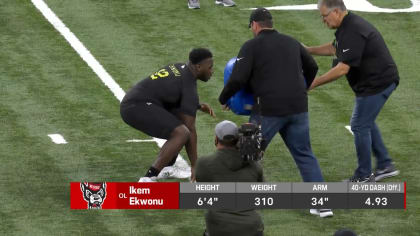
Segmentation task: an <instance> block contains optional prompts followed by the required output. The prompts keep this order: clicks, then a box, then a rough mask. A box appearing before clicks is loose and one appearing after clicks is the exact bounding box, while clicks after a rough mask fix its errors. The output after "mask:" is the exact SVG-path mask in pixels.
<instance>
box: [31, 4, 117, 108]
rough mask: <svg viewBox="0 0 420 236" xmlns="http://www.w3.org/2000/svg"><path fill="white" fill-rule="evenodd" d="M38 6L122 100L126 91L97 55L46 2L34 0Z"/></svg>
mask: <svg viewBox="0 0 420 236" xmlns="http://www.w3.org/2000/svg"><path fill="white" fill-rule="evenodd" d="M32 3H33V4H34V5H35V7H36V8H38V10H39V11H40V12H41V13H42V14H43V15H44V17H45V18H46V19H47V20H48V21H49V22H50V23H51V24H52V25H53V26H54V28H55V29H56V30H57V31H58V32H60V34H61V35H63V37H64V38H65V39H66V40H67V42H69V43H70V45H71V46H72V47H73V49H74V50H75V51H76V52H77V53H78V54H79V55H80V57H81V58H82V59H83V60H84V61H85V62H86V63H87V64H88V65H89V67H90V68H92V70H93V71H94V72H95V73H96V74H97V75H98V76H99V78H100V79H101V80H102V82H103V83H104V84H105V85H106V86H107V87H108V88H109V89H110V90H111V91H112V93H113V94H114V96H115V97H116V98H117V99H118V100H119V101H120V102H121V100H122V99H123V97H124V95H125V92H124V90H122V88H121V87H120V86H119V85H118V84H117V83H116V82H115V81H114V79H112V77H111V76H110V75H109V74H108V72H107V71H106V70H105V69H104V68H103V67H102V65H101V64H100V63H99V62H98V61H97V60H96V59H95V57H94V56H93V55H92V54H91V53H90V52H89V50H87V49H86V47H85V46H84V45H83V44H82V42H80V40H79V39H78V38H77V37H76V36H75V35H74V34H73V33H72V32H71V31H70V29H69V28H67V26H66V25H64V23H63V22H62V21H61V20H60V19H59V18H58V17H57V16H56V15H55V14H54V12H53V11H51V9H50V8H49V7H48V6H47V4H45V2H44V1H43V0H32Z"/></svg>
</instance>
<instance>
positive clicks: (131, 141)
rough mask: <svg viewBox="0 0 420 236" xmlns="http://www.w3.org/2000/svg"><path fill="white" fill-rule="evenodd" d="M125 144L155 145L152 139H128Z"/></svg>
mask: <svg viewBox="0 0 420 236" xmlns="http://www.w3.org/2000/svg"><path fill="white" fill-rule="evenodd" d="M126 142H127V143H149V142H150V143H152V142H153V143H155V142H156V141H155V140H153V139H129V140H127V141H126Z"/></svg>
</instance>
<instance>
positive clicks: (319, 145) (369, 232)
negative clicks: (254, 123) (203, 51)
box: [0, 0, 420, 236]
mask: <svg viewBox="0 0 420 236" xmlns="http://www.w3.org/2000/svg"><path fill="white" fill-rule="evenodd" d="M45 2H46V3H47V4H48V5H49V7H50V8H51V10H52V11H54V12H55V13H56V15H57V16H58V17H59V18H60V19H61V20H62V21H63V22H64V23H65V24H66V25H67V27H68V28H69V29H70V30H71V31H72V32H73V33H74V34H75V35H76V36H77V37H78V38H79V39H80V41H81V42H83V44H84V45H85V46H86V48H87V49H88V50H89V51H90V52H91V53H92V54H93V55H94V56H95V57H96V59H97V60H98V61H99V62H100V63H101V64H102V65H103V67H104V68H105V69H106V70H107V71H108V73H109V74H110V75H111V76H112V77H113V78H114V80H115V81H116V82H117V83H118V84H119V85H120V86H121V87H122V88H123V89H124V90H128V89H129V88H130V87H131V86H132V85H133V84H134V83H136V82H137V81H138V80H140V79H142V78H144V77H146V76H148V75H149V74H150V73H152V72H154V71H155V70H156V69H157V68H159V67H160V66H162V65H166V64H167V63H170V62H183V61H186V60H187V58H188V52H189V51H190V50H191V49H192V48H194V47H208V48H209V49H211V50H212V52H213V54H214V59H215V73H214V75H213V78H212V80H210V81H209V82H208V83H201V82H199V94H200V100H201V102H207V103H209V104H210V105H212V106H213V108H214V109H215V112H216V115H217V118H216V119H213V118H211V117H210V116H208V115H205V114H203V113H198V116H197V129H198V141H199V147H198V151H199V155H204V154H208V153H210V152H212V151H213V150H214V146H213V128H214V126H215V124H216V123H218V122H220V121H222V120H224V119H229V120H233V121H235V122H236V123H238V124H240V123H242V122H244V121H246V120H247V119H246V117H238V116H235V115H234V114H233V113H231V112H222V111H221V109H220V105H219V104H218V101H217V98H218V96H219V93H220V91H221V89H222V87H223V82H222V81H223V69H224V66H225V64H226V62H227V61H228V60H229V59H230V58H231V57H234V56H236V55H237V53H238V50H239V48H240V46H241V45H242V44H243V43H244V42H245V41H246V40H248V39H250V38H251V37H252V33H251V31H250V30H249V29H248V27H247V26H248V18H249V14H250V12H249V11H246V10H241V9H242V8H249V7H256V6H276V5H288V4H290V5H295V4H310V3H316V1H315V0H256V1H255V0H237V1H236V2H237V4H238V5H239V6H237V7H234V8H224V7H218V6H216V5H215V4H214V2H213V0H201V9H200V10H189V9H188V8H187V4H186V1H184V0H176V1H175V0H151V1H150V0H149V1H146V0H45ZM371 2H372V3H373V4H375V5H377V6H380V7H386V8H406V7H410V5H411V4H410V1H408V0H398V1H397V0H372V1H371ZM272 14H273V17H274V20H275V27H276V28H277V29H278V30H279V31H281V32H283V33H286V34H290V35H292V36H293V37H295V38H297V39H298V40H300V41H302V42H303V43H305V44H307V45H315V44H316V45H317V44H320V43H325V42H327V41H331V40H332V39H333V38H334V32H333V31H331V30H329V29H327V28H326V27H325V26H323V24H322V22H321V20H320V17H319V13H318V12H317V11H272ZM358 14H360V15H361V16H363V17H365V18H366V19H367V20H369V21H370V22H371V23H373V24H374V25H375V26H376V27H377V28H378V29H379V31H380V32H381V33H382V35H383V36H384V38H385V40H386V42H387V43H388V47H389V48H390V50H391V53H392V55H393V57H394V59H395V61H396V63H397V65H398V68H399V71H400V76H401V83H400V86H399V87H398V89H397V90H396V91H395V92H394V94H393V95H392V97H391V98H390V99H389V101H388V103H387V104H386V105H385V107H384V109H383V110H382V112H381V114H380V115H379V117H378V120H377V123H378V125H379V126H380V127H381V131H382V133H383V137H384V140H385V143H386V144H387V146H388V148H389V151H390V153H391V155H392V157H393V158H394V161H395V164H396V166H397V167H398V168H399V169H400V171H401V174H400V175H399V176H397V177H395V178H393V179H391V180H387V181H393V182H403V181H406V182H407V210H406V211H404V210H335V211H334V213H335V216H334V217H333V218H330V219H321V218H319V217H314V216H311V215H309V212H308V211H307V210H263V211H261V213H262V215H263V220H264V223H265V235H268V236H277V235H285V236H288V235H291V236H300V235H305V236H309V235H311V236H312V235H315V236H318V235H319V236H321V235H332V234H333V232H334V231H335V230H337V229H338V228H351V229H353V230H355V231H356V232H357V233H359V234H360V235H362V236H376V235H383V236H394V235H419V234H420V223H419V222H420V216H419V214H420V190H419V189H420V183H419V179H420V171H419V168H420V165H419V163H418V158H419V157H420V156H419V152H420V121H419V120H418V118H419V117H420V93H419V91H420V81H419V72H420V69H419V67H418V65H419V63H418V62H419V61H420V33H419V32H420V25H419V24H420V13H419V12H417V13H397V14H385V13H358ZM316 60H317V62H318V63H319V67H320V72H319V73H324V72H326V71H327V70H328V69H329V67H330V64H331V58H321V57H317V58H316ZM309 97H310V98H309V100H310V105H309V109H310V119H311V138H312V146H313V149H314V153H315V155H316V156H317V157H318V160H319V162H320V165H321V168H322V170H323V174H324V176H325V179H326V181H329V182H335V181H341V180H342V179H344V178H347V177H349V176H350V175H351V174H352V172H353V170H354V168H355V166H356V156H355V150H354V147H353V139H352V136H351V134H350V133H349V132H348V131H347V130H346V129H345V128H344V126H346V125H348V124H349V120H350V116H351V112H352V108H353V99H354V96H353V93H352V91H351V89H350V87H349V86H348V85H347V82H346V80H345V79H340V80H338V81H336V82H335V83H332V84H329V85H326V86H323V87H321V88H317V89H316V90H315V91H312V92H310V96H309ZM0 132H1V135H0V235H91V234H93V235H153V236H154V235H165V236H166V235H171V236H175V235H176V236H178V235H180V236H184V235H188V236H189V235H202V232H203V229H204V228H205V224H204V216H203V215H204V211H203V210H99V211H87V210H70V197H69V194H70V193H69V190H70V188H69V186H70V182H80V181H108V182H117V181H124V182H135V181H137V180H138V177H140V176H142V175H143V174H144V173H145V171H146V170H147V168H148V167H149V166H150V164H151V163H152V161H153V160H154V158H155V156H156V154H157V152H158V150H159V148H158V147H157V145H156V144H155V143H127V142H126V140H128V139H133V138H135V139H149V138H150V137H147V136H146V135H144V134H142V133H139V132H137V131H136V130H134V129H132V128H130V127H129V126H127V125H126V124H125V123H123V121H122V120H121V118H120V115H119V101H118V100H117V99H116V98H115V96H114V95H113V94H112V93H111V92H110V90H109V89H108V88H107V87H106V86H105V85H104V84H103V83H102V82H101V81H100V79H99V78H98V76H97V75H96V74H95V73H94V72H93V71H92V69H91V68H90V67H89V66H88V65H87V64H86V63H85V62H84V61H83V60H82V59H81V58H80V56H79V55H78V54H77V53H76V52H75V51H74V50H73V49H72V48H71V46H70V45H69V43H68V42H67V41H66V40H65V39H64V38H63V37H62V36H61V35H60V34H59V33H58V32H57V31H56V30H55V29H54V28H53V26H52V25H51V24H50V23H49V22H47V20H46V19H45V18H44V17H43V16H42V14H41V13H40V12H39V11H38V10H37V9H36V8H35V7H34V5H33V4H32V3H31V1H30V0H1V1H0ZM51 133H59V134H62V135H63V136H64V138H65V139H66V140H67V142H68V144H63V145H57V144H54V143H53V142H51V139H50V138H49V137H48V136H47V135H48V134H51ZM182 155H183V156H184V157H186V154H185V152H182ZM263 165H264V171H265V177H266V180H267V181H271V182H299V181H301V178H300V175H299V174H298V171H297V168H296V166H295V163H294V161H293V159H292V158H291V156H290V154H289V153H288V151H287V149H286V148H285V146H284V144H283V143H282V141H281V140H280V138H279V137H276V138H275V139H274V140H273V142H272V143H271V145H270V146H269V148H268V150H267V152H266V155H265V160H264V163H263Z"/></svg>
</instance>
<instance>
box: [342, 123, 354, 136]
mask: <svg viewBox="0 0 420 236" xmlns="http://www.w3.org/2000/svg"><path fill="white" fill-rule="evenodd" d="M344 127H345V128H346V129H347V130H348V131H349V132H350V133H351V135H354V134H353V131H351V127H350V125H346V126H344Z"/></svg>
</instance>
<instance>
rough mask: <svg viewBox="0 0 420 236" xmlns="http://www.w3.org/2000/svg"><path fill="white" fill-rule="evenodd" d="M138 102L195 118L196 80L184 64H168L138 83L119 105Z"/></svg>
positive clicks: (196, 102) (197, 101)
mask: <svg viewBox="0 0 420 236" xmlns="http://www.w3.org/2000/svg"><path fill="white" fill-rule="evenodd" d="M140 102H143V103H144V102H152V103H154V104H156V105H159V106H162V107H163V108H165V109H166V110H168V111H170V112H182V113H184V114H187V115H191V116H195V115H196V112H197V107H198V105H199V99H198V94H197V80H196V79H195V78H194V76H193V74H192V73H191V71H190V70H189V69H188V66H187V65H186V64H183V63H176V64H169V65H167V66H165V67H163V68H161V69H159V70H158V71H156V72H155V73H153V74H152V75H150V76H149V77H147V78H145V79H143V80H141V81H140V82H138V83H137V84H136V85H135V86H134V87H133V88H131V89H130V91H128V92H127V94H126V95H125V97H124V99H123V101H122V102H121V103H122V105H126V104H136V103H140Z"/></svg>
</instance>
